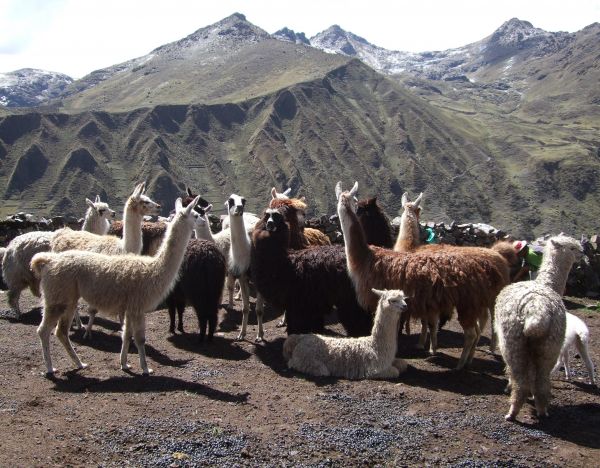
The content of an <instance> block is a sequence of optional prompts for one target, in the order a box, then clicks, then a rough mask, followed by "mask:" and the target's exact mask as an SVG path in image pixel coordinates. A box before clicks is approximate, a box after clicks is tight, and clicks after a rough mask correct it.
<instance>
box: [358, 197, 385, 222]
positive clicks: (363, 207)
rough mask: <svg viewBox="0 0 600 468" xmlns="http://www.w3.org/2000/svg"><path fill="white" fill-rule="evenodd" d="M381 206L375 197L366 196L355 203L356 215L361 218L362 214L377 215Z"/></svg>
mask: <svg viewBox="0 0 600 468" xmlns="http://www.w3.org/2000/svg"><path fill="white" fill-rule="evenodd" d="M380 212H381V208H379V205H378V204H377V197H373V198H367V199H366V200H359V201H358V202H357V203H356V215H357V216H358V217H359V218H361V217H363V216H365V217H367V218H369V217H373V216H379V213H380Z"/></svg>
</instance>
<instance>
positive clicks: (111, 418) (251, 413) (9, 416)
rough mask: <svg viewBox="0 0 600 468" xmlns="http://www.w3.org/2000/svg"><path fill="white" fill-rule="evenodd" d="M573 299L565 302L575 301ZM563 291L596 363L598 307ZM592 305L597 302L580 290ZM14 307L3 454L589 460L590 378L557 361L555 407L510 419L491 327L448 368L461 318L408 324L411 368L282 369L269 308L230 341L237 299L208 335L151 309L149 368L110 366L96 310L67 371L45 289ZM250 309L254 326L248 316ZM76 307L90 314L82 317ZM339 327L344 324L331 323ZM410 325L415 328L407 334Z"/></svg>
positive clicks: (1, 334)
mask: <svg viewBox="0 0 600 468" xmlns="http://www.w3.org/2000/svg"><path fill="white" fill-rule="evenodd" d="M571 301H574V302H571ZM571 301H567V305H568V306H569V308H570V309H574V313H576V315H578V316H579V317H581V318H583V319H584V320H585V321H586V323H587V324H588V326H589V328H590V332H591V335H592V349H591V354H592V359H593V360H594V362H595V363H596V365H598V364H599V363H600V338H599V337H600V313H598V312H595V311H592V310H591V309H586V308H585V307H584V303H585V302H586V301H585V300H584V301H581V300H577V301H576V300H575V299H571ZM587 303H588V304H590V303H593V302H592V301H587ZM22 304H23V310H24V311H25V313H24V315H23V317H22V319H21V320H20V321H18V322H17V321H15V320H14V319H13V318H12V316H11V314H10V312H9V310H8V305H7V302H6V294H5V292H1V293H0V311H1V312H0V341H1V343H2V359H1V360H0V378H1V379H2V385H1V387H0V415H1V418H2V422H3V424H2V425H1V426H0V441H1V442H0V444H1V445H0V447H1V449H0V466H84V465H85V466H107V467H110V466H124V465H132V466H170V467H177V466H207V465H215V466H217V465H218V466H344V467H346V466H363V465H364V466H373V465H388V466H390V465H391V466H405V465H412V466H415V465H416V466H431V465H433V466H460V467H479V466H482V467H483V466H485V467H488V466H503V467H504V466H561V467H563V466H578V467H581V466H599V464H600V450H598V449H599V448H600V399H599V395H600V392H599V390H598V388H596V387H592V386H590V385H587V384H586V383H585V381H586V380H585V379H586V378H587V372H586V370H585V368H584V367H583V365H582V362H581V359H579V358H575V359H573V361H574V367H575V369H576V376H577V378H576V380H575V381H574V382H567V381H565V380H564V374H563V373H562V372H561V373H560V374H557V375H554V377H553V382H552V392H553V395H554V399H553V401H552V407H551V410H550V411H551V413H550V418H549V419H548V420H544V421H541V422H538V421H537V419H536V418H535V416H533V414H534V413H533V407H532V405H531V402H530V403H529V404H527V405H526V407H524V408H523V410H522V411H521V414H520V415H519V418H518V419H519V422H517V423H509V422H506V421H504V418H503V415H504V414H505V413H506V411H507V409H508V397H507V395H505V394H504V393H503V389H504V387H505V386H506V379H505V378H504V375H503V366H502V363H501V362H500V360H499V359H498V357H496V356H493V355H491V354H490V353H489V352H488V351H487V349H488V346H487V345H488V339H487V337H488V336H489V329H488V330H486V333H485V337H483V338H482V340H481V342H480V346H479V348H478V351H477V353H476V357H475V360H474V362H473V365H472V368H471V369H470V370H467V371H461V372H456V371H454V370H453V368H454V366H455V365H456V363H457V360H458V356H459V354H460V350H461V346H462V333H461V332H460V327H459V326H458V324H457V323H456V322H452V323H450V324H448V325H447V326H446V328H445V329H444V330H443V331H441V332H440V335H439V344H440V352H439V354H438V355H437V356H435V357H427V356H426V355H425V353H424V352H422V351H417V350H415V344H416V335H414V334H413V335H412V336H410V337H405V336H403V339H402V340H401V342H400V344H399V348H400V356H402V357H404V358H406V359H407V360H408V362H409V368H408V370H407V372H406V373H405V374H403V375H401V377H400V378H399V379H397V380H394V381H357V382H355V381H346V380H337V379H330V378H327V379H313V378H307V377H305V376H302V375H300V374H297V373H294V372H291V371H289V370H288V369H286V366H285V363H284V361H283V358H282V355H281V350H282V344H283V340H284V338H285V332H284V330H283V329H281V328H277V327H276V323H277V321H278V319H279V317H277V316H275V314H274V313H271V314H270V315H269V314H268V315H267V320H268V321H267V322H266V338H267V341H266V342H265V343H262V344H255V343H254V342H252V341H251V340H252V339H253V338H254V334H255V333H256V327H255V326H251V327H249V340H248V341H243V342H237V341H235V337H236V336H237V333H238V328H239V325H240V323H241V313H240V312H239V309H240V304H238V305H237V310H232V311H227V310H225V309H222V310H221V313H220V325H219V327H218V334H217V336H215V339H214V342H213V343H212V344H204V345H199V344H198V343H197V337H198V335H197V331H198V328H197V323H196V317H195V314H194V312H193V311H192V310H191V309H188V310H187V312H186V315H185V328H186V332H187V333H186V334H183V335H181V334H177V335H173V336H171V335H169V333H168V314H167V312H166V311H164V310H161V311H156V312H153V313H151V314H149V315H148V321H147V354H148V356H149V361H150V366H151V367H153V368H154V371H155V374H154V375H152V376H150V377H142V376H141V375H140V373H139V372H140V371H139V361H138V359H137V354H136V353H135V349H134V346H133V345H132V354H130V358H129V362H130V364H132V368H133V372H131V373H125V372H122V371H121V370H120V369H119V367H118V353H119V349H120V343H121V338H120V336H119V332H118V329H119V327H118V325H117V324H115V323H113V322H111V321H108V320H103V319H101V318H100V317H99V318H98V319H97V323H98V326H97V327H96V328H95V332H94V336H93V338H92V340H91V341H88V340H85V341H84V340H83V338H82V332H80V331H73V333H72V340H73V342H74V344H75V347H76V349H77V351H78V353H79V355H80V357H81V358H82V360H83V361H84V362H87V363H89V364H90V367H89V368H87V369H85V370H83V371H73V370H72V369H73V366H72V363H71V361H70V360H69V359H68V357H67V355H66V353H65V351H64V349H63V348H62V346H61V345H60V344H59V343H58V341H57V340H56V338H55V337H52V355H53V358H54V365H55V367H57V369H58V370H59V372H58V373H57V375H56V377H55V378H54V379H52V380H49V379H46V378H44V377H43V376H42V371H43V363H42V357H41V350H40V344H39V340H38V337H37V334H36V332H35V330H36V326H37V324H38V323H39V321H40V308H39V307H38V305H39V301H38V300H37V299H35V298H33V297H31V296H30V295H29V294H28V293H25V294H24V297H23V298H22ZM253 319H254V317H252V316H251V324H252V325H255V323H256V322H255V321H253ZM84 321H85V318H84ZM329 328H331V329H332V330H333V331H338V330H339V328H338V326H333V325H330V326H329ZM417 328H418V327H417V326H416V325H415V326H413V333H414V332H415V331H416V329H417Z"/></svg>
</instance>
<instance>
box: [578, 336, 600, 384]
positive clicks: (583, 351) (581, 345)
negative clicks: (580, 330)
mask: <svg viewBox="0 0 600 468" xmlns="http://www.w3.org/2000/svg"><path fill="white" fill-rule="evenodd" d="M575 344H576V346H577V350H578V351H579V355H580V356H581V359H583V362H584V363H585V367H587V370H588V376H589V383H590V384H592V385H594V382H595V379H594V363H593V362H592V360H591V359H590V354H589V353H588V341H587V339H586V340H582V339H581V338H580V337H577V341H576V342H575Z"/></svg>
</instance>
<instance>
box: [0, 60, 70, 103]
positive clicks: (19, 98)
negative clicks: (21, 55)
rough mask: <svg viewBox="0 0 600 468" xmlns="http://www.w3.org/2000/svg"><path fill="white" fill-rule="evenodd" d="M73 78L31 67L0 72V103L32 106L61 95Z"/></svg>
mask: <svg viewBox="0 0 600 468" xmlns="http://www.w3.org/2000/svg"><path fill="white" fill-rule="evenodd" d="M72 82H73V78H71V77H70V76H67V75H65V74H63V73H56V72H51V71H45V70H38V69H33V68H22V69H20V70H15V71H12V72H8V73H0V105H1V106H4V107H34V106H39V105H41V104H44V103H46V102H47V101H49V100H50V99H53V98H56V97H59V96H61V95H62V94H63V93H64V90H65V89H66V87H67V86H68V85H69V84H71V83H72Z"/></svg>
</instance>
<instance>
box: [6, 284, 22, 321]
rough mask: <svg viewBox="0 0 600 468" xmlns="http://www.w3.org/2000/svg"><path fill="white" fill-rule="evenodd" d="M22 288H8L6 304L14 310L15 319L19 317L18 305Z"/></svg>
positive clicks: (19, 309)
mask: <svg viewBox="0 0 600 468" xmlns="http://www.w3.org/2000/svg"><path fill="white" fill-rule="evenodd" d="M21 290H22V288H20V287H17V288H11V289H9V290H8V305H9V306H10V308H11V309H12V310H13V311H14V312H15V316H16V317H17V319H20V318H21V308H20V307H19V298H20V297H21Z"/></svg>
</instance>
